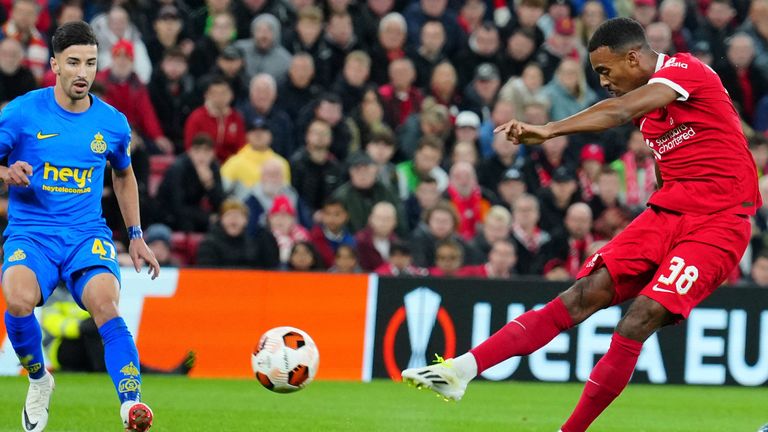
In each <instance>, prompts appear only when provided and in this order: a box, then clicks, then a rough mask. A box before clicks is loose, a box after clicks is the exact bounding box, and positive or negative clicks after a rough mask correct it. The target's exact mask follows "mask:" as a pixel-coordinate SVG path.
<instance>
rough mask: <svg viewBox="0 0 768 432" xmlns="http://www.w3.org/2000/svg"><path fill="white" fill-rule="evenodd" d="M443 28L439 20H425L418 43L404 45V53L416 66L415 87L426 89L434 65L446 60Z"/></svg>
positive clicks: (428, 85)
mask: <svg viewBox="0 0 768 432" xmlns="http://www.w3.org/2000/svg"><path fill="white" fill-rule="evenodd" d="M445 40H446V35H445V28H444V27H443V24H442V23H441V22H440V21H427V22H426V23H424V26H423V27H422V28H421V32H420V35H419V44H418V45H413V46H407V47H406V55H407V56H408V58H410V59H411V60H412V61H413V65H414V67H415V68H416V82H415V85H416V87H418V88H420V89H422V91H424V90H428V89H429V87H430V81H431V79H432V71H433V70H434V69H435V67H436V66H437V65H438V64H440V63H442V62H444V61H446V60H447V57H446V55H445V52H443V48H445Z"/></svg>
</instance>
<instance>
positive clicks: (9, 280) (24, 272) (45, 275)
mask: <svg viewBox="0 0 768 432" xmlns="http://www.w3.org/2000/svg"><path fill="white" fill-rule="evenodd" d="M55 248H56V246H55V245H46V242H45V241H42V242H38V241H35V240H33V239H32V238H31V237H30V236H11V237H9V238H8V239H7V240H6V242H5V244H3V253H4V255H3V281H2V287H3V296H4V297H5V300H6V302H7V304H8V309H9V311H10V312H11V313H12V314H14V313H15V312H18V311H19V310H18V309H19V308H21V309H24V312H27V311H29V312H31V309H34V307H35V306H40V305H42V304H43V303H45V301H46V300H47V299H48V297H50V295H51V293H52V292H53V290H54V289H56V285H58V283H59V279H60V275H59V269H58V266H57V265H56V263H55V261H54V259H53V257H51V256H49V254H51V253H54V252H55Z"/></svg>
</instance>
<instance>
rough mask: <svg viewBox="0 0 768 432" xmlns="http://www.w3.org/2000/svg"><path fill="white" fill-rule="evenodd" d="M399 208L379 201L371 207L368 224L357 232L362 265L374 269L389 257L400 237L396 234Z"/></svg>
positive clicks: (356, 237) (366, 269) (367, 268)
mask: <svg viewBox="0 0 768 432" xmlns="http://www.w3.org/2000/svg"><path fill="white" fill-rule="evenodd" d="M396 225H397V209H395V206H394V205H392V203H389V202H386V201H382V202H378V203H376V204H375V205H374V206H373V209H371V215H370V216H369V217H368V224H367V225H366V227H365V228H363V229H362V230H360V231H358V232H357V233H356V234H355V243H356V244H357V251H358V255H359V257H360V267H361V268H362V269H363V270H365V271H367V272H370V271H374V270H376V269H377V268H379V267H380V266H381V265H382V264H384V262H385V261H387V260H388V259H389V253H390V247H391V246H392V244H393V243H395V242H398V241H399V239H398V237H397V235H396V234H395V227H396Z"/></svg>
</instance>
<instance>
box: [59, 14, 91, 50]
mask: <svg viewBox="0 0 768 432" xmlns="http://www.w3.org/2000/svg"><path fill="white" fill-rule="evenodd" d="M51 45H53V52H54V53H55V54H59V53H61V52H62V51H64V50H65V49H67V48H69V47H71V46H72V45H96V46H99V41H98V39H96V35H95V34H94V33H93V29H92V28H91V26H89V25H88V23H86V22H85V21H72V22H68V23H66V24H64V25H62V26H61V27H59V28H57V29H56V32H54V33H53V42H52V43H51Z"/></svg>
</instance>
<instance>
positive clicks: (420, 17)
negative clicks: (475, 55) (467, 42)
mask: <svg viewBox="0 0 768 432" xmlns="http://www.w3.org/2000/svg"><path fill="white" fill-rule="evenodd" d="M403 16H404V17H405V21H406V22H407V24H408V26H407V28H408V44H409V45H416V44H417V43H418V40H419V32H420V31H421V27H422V26H423V25H424V24H425V23H426V22H427V21H440V22H441V23H442V24H443V27H444V28H445V35H446V41H445V53H446V54H447V55H448V56H449V57H451V56H453V55H454V54H455V53H456V52H457V51H458V49H459V47H460V46H461V44H462V42H463V40H462V34H463V32H462V31H461V28H460V27H459V25H458V23H457V17H456V13H455V12H454V9H452V8H449V7H448V0H419V1H413V2H411V3H410V4H409V5H408V6H407V7H406V8H405V11H404V12H403Z"/></svg>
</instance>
